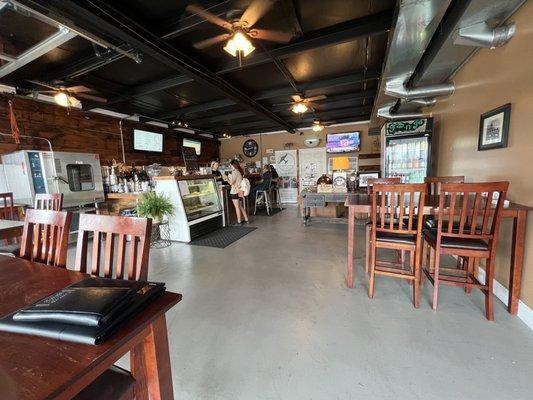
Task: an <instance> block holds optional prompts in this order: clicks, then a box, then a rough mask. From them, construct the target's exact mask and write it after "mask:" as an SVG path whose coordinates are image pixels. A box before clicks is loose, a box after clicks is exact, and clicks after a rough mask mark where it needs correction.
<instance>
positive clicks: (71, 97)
mask: <svg viewBox="0 0 533 400" xmlns="http://www.w3.org/2000/svg"><path fill="white" fill-rule="evenodd" d="M28 82H30V83H32V84H34V85H36V86H41V87H43V88H46V90H32V92H33V93H36V94H39V93H40V94H47V95H52V96H53V97H54V101H55V102H56V103H57V104H58V105H60V106H63V107H76V106H78V105H79V104H80V101H79V100H78V97H79V98H81V99H86V100H92V101H96V102H98V103H107V100H106V99H104V98H103V97H100V96H95V95H92V94H90V93H89V92H93V90H92V89H89V88H88V87H86V86H83V85H77V86H70V87H66V86H54V85H52V84H49V83H45V82H40V81H34V80H28Z"/></svg>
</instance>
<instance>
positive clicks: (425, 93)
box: [385, 79, 455, 100]
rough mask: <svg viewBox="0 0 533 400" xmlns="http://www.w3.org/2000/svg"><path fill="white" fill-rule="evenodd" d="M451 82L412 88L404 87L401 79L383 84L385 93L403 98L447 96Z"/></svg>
mask: <svg viewBox="0 0 533 400" xmlns="http://www.w3.org/2000/svg"><path fill="white" fill-rule="evenodd" d="M454 90H455V86H454V85H453V83H441V84H438V85H429V86H422V87H417V88H413V89H408V88H407V87H405V82H404V81H403V80H399V79H394V80H391V81H388V82H387V83H386V85H385V94H387V95H389V96H392V97H398V98H400V99H405V100H414V99H421V98H424V97H437V96H448V95H450V94H452V93H453V91H454Z"/></svg>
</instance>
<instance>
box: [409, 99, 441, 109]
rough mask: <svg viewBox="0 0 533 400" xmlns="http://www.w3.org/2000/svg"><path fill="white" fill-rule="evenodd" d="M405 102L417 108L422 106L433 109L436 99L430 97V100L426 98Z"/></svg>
mask: <svg viewBox="0 0 533 400" xmlns="http://www.w3.org/2000/svg"><path fill="white" fill-rule="evenodd" d="M407 102H408V103H411V104H418V105H419V106H422V107H433V106H434V105H435V104H437V99H436V98H434V97H431V98H429V97H426V98H423V99H412V100H407Z"/></svg>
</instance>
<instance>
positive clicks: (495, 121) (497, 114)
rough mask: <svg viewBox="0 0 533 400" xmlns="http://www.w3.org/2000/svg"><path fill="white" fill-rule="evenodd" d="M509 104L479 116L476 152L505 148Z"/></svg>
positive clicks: (509, 116)
mask: <svg viewBox="0 0 533 400" xmlns="http://www.w3.org/2000/svg"><path fill="white" fill-rule="evenodd" d="M510 119H511V103H507V104H504V105H503V106H501V107H498V108H495V109H494V110H491V111H489V112H486V113H484V114H482V115H481V118H480V121H479V140H478V145H477V149H478V150H489V149H500V148H504V147H507V139H508V137H509V120H510Z"/></svg>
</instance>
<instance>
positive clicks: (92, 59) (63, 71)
mask: <svg viewBox="0 0 533 400" xmlns="http://www.w3.org/2000/svg"><path fill="white" fill-rule="evenodd" d="M125 51H133V49H125ZM124 57H125V55H124V54H123V53H117V52H116V51H115V50H112V49H104V50H102V51H99V52H98V54H91V55H90V56H88V57H86V58H83V59H81V60H79V61H77V62H74V63H72V64H69V65H67V66H66V67H62V68H58V69H56V70H52V71H48V72H45V73H44V74H43V75H42V76H41V77H40V78H39V80H41V81H44V82H52V81H55V80H68V79H73V78H76V77H78V76H80V75H83V74H86V73H88V72H91V71H94V70H95V69H97V68H100V67H103V66H104V65H107V64H109V63H112V62H114V61H117V60H120V59H122V58H124Z"/></svg>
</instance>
